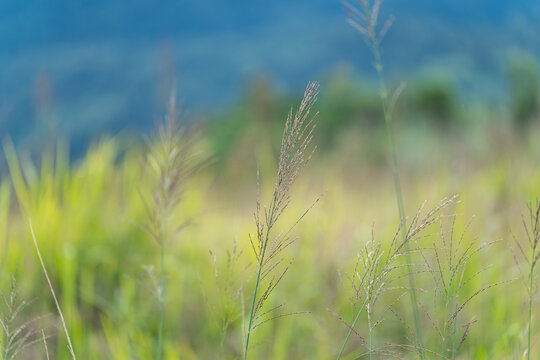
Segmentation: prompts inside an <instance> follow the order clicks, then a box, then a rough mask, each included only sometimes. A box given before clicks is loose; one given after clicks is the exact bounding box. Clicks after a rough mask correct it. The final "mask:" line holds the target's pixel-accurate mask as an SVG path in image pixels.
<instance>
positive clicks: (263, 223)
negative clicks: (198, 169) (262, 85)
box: [244, 82, 319, 359]
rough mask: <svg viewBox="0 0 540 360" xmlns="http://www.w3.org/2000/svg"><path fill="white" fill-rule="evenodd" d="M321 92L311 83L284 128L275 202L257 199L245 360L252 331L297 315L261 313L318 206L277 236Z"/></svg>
mask: <svg viewBox="0 0 540 360" xmlns="http://www.w3.org/2000/svg"><path fill="white" fill-rule="evenodd" d="M318 92H319V84H318V83H316V82H312V83H309V84H308V86H307V88H306V91H305V93H304V98H303V99H302V102H301V103H300V107H299V108H298V110H297V112H296V114H293V111H292V109H291V111H290V112H289V115H288V117H287V122H286V123H285V129H284V130H283V138H282V142H281V151H280V157H279V164H278V170H277V176H276V182H275V185H274V192H273V196H272V199H271V201H270V204H269V206H268V207H267V206H264V208H261V201H260V199H257V204H256V210H255V214H254V217H255V226H256V235H255V238H252V237H251V236H250V241H251V245H252V248H253V252H254V254H255V258H256V273H257V278H256V281H255V289H254V291H253V300H252V303H251V310H250V315H249V320H248V325H247V329H246V334H247V335H246V341H245V349H244V359H247V356H248V350H249V341H250V337H251V333H252V332H253V330H255V329H256V328H257V327H258V326H260V325H262V324H264V323H267V322H269V321H271V320H273V319H275V318H279V317H284V316H288V315H293V314H298V313H289V314H282V315H277V316H273V317H272V313H273V312H274V311H275V310H277V309H279V308H281V307H282V305H278V306H277V307H274V308H272V309H270V310H268V311H265V312H263V313H261V309H262V307H263V305H264V304H265V302H266V300H267V299H268V297H269V296H270V294H271V293H272V291H273V290H274V289H275V288H276V286H277V285H278V284H279V282H280V281H281V280H282V279H283V276H284V275H285V273H286V272H287V269H288V267H287V266H284V267H283V266H282V265H283V259H282V258H280V257H279V255H280V254H281V253H282V252H283V251H284V250H285V249H286V248H287V247H289V246H290V245H291V244H292V243H294V242H295V240H296V238H294V237H291V235H290V233H291V231H292V229H293V228H294V227H295V226H296V225H297V224H298V223H299V222H300V221H301V220H302V218H303V217H304V216H305V215H306V214H307V213H308V212H309V210H310V209H311V208H312V207H313V206H314V205H315V203H316V202H317V201H318V200H317V201H315V203H314V204H313V205H312V206H311V207H310V208H308V210H306V211H305V212H304V213H303V214H302V215H301V216H300V218H298V220H297V221H296V222H295V223H294V224H293V225H292V227H291V228H290V229H289V230H288V231H286V232H285V233H282V232H280V233H278V234H275V233H274V229H275V227H276V224H277V222H278V220H279V218H280V217H281V215H282V214H283V212H284V211H285V209H286V208H287V206H288V205H289V203H290V201H291V195H290V190H291V187H292V185H293V183H294V181H295V180H296V178H297V177H298V175H299V174H300V171H301V170H302V169H303V168H304V167H305V166H306V164H307V163H308V161H309V160H310V158H311V154H312V150H310V145H311V140H312V139H313V131H314V129H315V124H314V119H315V116H316V114H315V116H310V113H311V108H312V107H313V105H314V104H315V102H316V100H317V96H318Z"/></svg>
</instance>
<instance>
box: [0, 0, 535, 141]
mask: <svg viewBox="0 0 540 360" xmlns="http://www.w3.org/2000/svg"><path fill="white" fill-rule="evenodd" d="M0 7H1V8H0V14H1V15H0V44H1V46H0V79H1V81H2V87H1V90H0V91H1V93H0V98H1V102H0V131H1V132H2V133H9V134H11V136H12V137H13V138H14V139H16V142H17V143H18V144H19V143H20V144H21V145H23V146H29V144H36V142H38V143H39V141H40V139H42V138H43V134H44V133H47V132H51V133H62V134H63V135H66V136H69V138H70V139H72V142H73V143H74V145H75V147H74V149H75V150H76V149H78V150H82V149H84V148H85V145H87V144H88V143H89V142H90V139H92V138H93V137H95V136H97V135H99V134H103V133H117V132H119V131H121V130H126V129H129V130H131V131H140V130H148V129H149V128H150V127H151V126H152V125H153V119H154V118H155V117H156V116H157V115H159V114H160V113H161V112H162V111H163V108H164V104H165V103H166V101H167V98H168V93H169V92H170V89H171V88H172V87H173V86H175V87H176V88H177V93H178V96H179V97H180V98H181V99H182V100H183V101H184V105H185V108H186V109H188V110H189V111H190V112H192V113H193V114H195V115H197V116H200V117H205V118H212V119H213V118H214V117H219V115H223V113H224V112H227V110H230V109H231V108H232V107H233V106H239V105H241V104H243V102H245V100H246V98H247V97H249V96H250V94H253V92H254V91H255V90H256V89H259V90H261V88H260V86H258V85H261V83H262V84H264V85H265V86H266V88H264V89H262V90H265V91H268V92H269V94H272V95H276V94H278V95H291V94H298V93H300V92H301V91H302V89H303V88H304V87H305V84H306V82H307V81H308V80H314V79H316V80H319V81H320V82H321V83H322V85H323V88H324V89H325V92H324V93H325V94H329V93H332V91H334V92H335V91H337V90H336V89H335V85H336V83H339V82H341V83H346V84H342V85H351V86H353V87H355V88H357V89H358V88H366V89H367V90H369V89H370V87H371V80H372V78H373V71H372V70H373V69H372V60H371V57H370V56H369V53H368V52H367V51H366V47H365V46H364V44H363V42H362V40H361V39H360V38H359V36H358V34H357V33H356V32H355V31H352V29H351V27H350V26H349V25H348V24H347V23H346V22H345V21H344V17H345V15H344V12H343V6H342V4H341V3H340V2H339V1H330V0H316V1H303V0H302V1H295V2H294V4H291V2H289V1H281V0H278V1H271V2H270V1H258V2H252V1H236V2H234V3H225V2H222V1H204V2H200V1H174V0H173V1H169V0H165V1H160V2H159V4H154V3H153V2H149V1H132V2H130V4H129V5H127V4H125V3H123V2H121V1H94V2H86V1H48V2H41V1H26V2H24V4H21V3H20V2H19V1H10V0H7V1H3V2H2V4H0ZM391 15H394V16H395V17H396V20H395V24H394V29H393V31H391V32H390V34H389V36H388V38H387V40H386V41H385V44H384V48H383V50H384V55H383V56H384V60H385V64H386V68H387V73H388V76H389V78H390V79H391V80H393V81H394V82H396V83H397V82H401V81H405V82H407V83H408V84H409V86H410V87H411V88H412V89H411V91H410V93H411V94H416V93H418V94H417V96H418V97H419V99H417V103H418V106H420V107H427V109H421V110H424V111H425V112H427V113H428V115H429V112H430V111H432V112H433V111H435V112H445V114H435V115H438V116H439V117H443V116H450V114H449V113H450V112H451V111H459V110H460V109H462V108H464V107H472V106H474V105H475V104H477V103H482V104H484V105H486V106H489V107H490V108H491V109H493V110H496V111H504V110H507V109H508V108H509V107H510V106H511V103H512V101H513V100H512V96H519V95H516V94H515V92H514V91H512V86H513V85H515V84H513V83H514V82H515V81H513V80H512V79H513V77H514V76H519V74H515V72H519V71H521V72H527V71H528V72H532V73H533V74H531V77H533V78H534V75H536V73H535V71H536V67H535V66H536V65H535V60H534V59H535V56H536V55H537V54H538V53H539V52H540V48H539V45H538V34H537V24H538V18H539V17H540V10H539V5H538V2H537V1H526V0H517V1H513V0H497V1H489V0H475V1H465V0H463V1H461V0H458V1H450V0H449V1H446V0H444V1H438V2H436V3H435V2H429V1H423V0H411V1H407V2H406V3H405V2H400V1H388V2H387V4H385V6H384V7H383V16H382V17H383V18H386V17H388V16H391ZM525 76H526V77H527V78H529V76H527V73H526V74H525ZM529 81H533V79H529ZM332 85H334V86H332ZM517 86H527V84H519V85H517ZM329 96H330V95H329ZM348 96H350V97H354V94H349V95H348ZM430 96H432V97H436V99H435V100H436V101H439V102H440V103H431V105H429V104H427V105H426V104H424V102H430V101H429V99H430V98H429V97H430ZM342 101H346V100H342ZM288 105H289V104H288ZM357 106H358V105H357ZM430 106H431V107H433V108H434V109H429V107H430ZM334 115H335V114H332V117H337V119H335V120H334V121H335V122H337V123H339V122H342V121H344V119H342V118H341V117H339V116H334ZM44 131H45V132H44Z"/></svg>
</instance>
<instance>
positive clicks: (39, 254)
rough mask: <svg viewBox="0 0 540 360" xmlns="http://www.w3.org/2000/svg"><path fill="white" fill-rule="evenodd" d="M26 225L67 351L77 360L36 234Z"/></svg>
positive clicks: (29, 222)
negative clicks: (60, 324)
mask: <svg viewBox="0 0 540 360" xmlns="http://www.w3.org/2000/svg"><path fill="white" fill-rule="evenodd" d="M28 224H29V225H30V233H31V234H32V240H34V246H35V248H36V252H37V255H38V258H39V262H40V264H41V268H42V269H43V273H44V274H45V279H47V283H48V284H49V289H50V290H51V295H52V297H53V299H54V303H55V305H56V310H58V315H59V316H60V321H61V322H62V326H63V328H64V333H65V334H66V339H67V342H68V349H69V352H70V354H71V358H72V359H73V360H77V357H76V356H75V351H74V350H73V345H72V344H71V337H70V336H69V331H68V329H67V325H66V320H65V319H64V314H63V313H62V308H61V307H60V303H59V302H58V298H57V297H56V293H55V292H54V288H53V286H52V283H51V279H50V277H49V273H48V272H47V268H46V267H45V263H44V262H43V258H42V257H41V252H40V251H39V246H38V243H37V240H36V234H35V233H34V228H33V227H32V220H28Z"/></svg>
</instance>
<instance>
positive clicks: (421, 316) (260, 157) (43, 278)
mask: <svg viewBox="0 0 540 360" xmlns="http://www.w3.org/2000/svg"><path fill="white" fill-rule="evenodd" d="M358 4H359V5H358V6H359V9H357V8H354V7H351V6H349V7H348V15H349V16H350V18H349V22H350V23H351V24H352V25H353V26H354V27H355V28H356V29H357V30H358V31H359V33H360V35H362V36H363V37H364V40H365V41H366V42H367V44H368V46H369V48H370V50H371V51H372V55H373V59H374V65H375V70H376V74H377V75H378V80H379V81H378V87H377V88H376V90H373V89H370V90H369V91H366V90H365V89H362V88H360V87H358V86H356V85H357V84H354V83H353V82H347V81H340V80H339V79H338V80H336V81H335V82H333V83H332V82H331V81H330V83H331V84H330V88H331V89H330V90H329V91H327V90H326V89H324V88H321V89H319V85H318V84H317V83H309V84H308V86H307V88H306V92H305V94H304V97H303V99H302V100H301V101H300V102H299V103H298V104H297V105H294V106H293V107H292V109H291V110H290V111H289V109H288V108H287V106H288V105H287V106H283V101H279V100H276V99H275V98H272V97H271V96H270V95H269V93H268V92H267V91H266V90H265V88H264V83H262V84H259V85H258V86H259V87H255V88H254V89H253V91H252V93H251V94H250V98H249V101H248V104H244V105H241V106H239V107H238V108H236V109H233V110H231V111H230V112H229V113H226V114H225V115H223V118H222V119H221V121H216V122H215V123H207V124H201V123H195V124H191V125H192V127H189V126H188V125H187V124H188V122H187V121H185V119H183V121H180V122H178V119H179V118H182V117H181V116H180V114H179V111H178V109H177V107H176V96H175V94H174V92H173V94H172V95H171V100H170V103H169V107H168V110H167V111H166V115H165V116H164V119H163V122H162V124H161V125H158V127H157V129H156V131H155V133H154V134H149V136H148V139H147V140H146V141H145V140H142V139H140V138H139V137H137V136H133V135H129V134H128V133H125V134H120V135H117V136H114V137H106V136H103V137H101V138H99V139H95V141H94V142H93V145H92V146H91V147H90V148H89V149H88V150H87V152H86V153H84V154H83V155H81V156H78V155H76V156H75V157H73V154H74V152H72V151H70V146H69V145H68V144H69V141H68V139H62V138H59V137H58V136H52V135H51V136H50V137H49V140H47V141H46V144H45V145H44V146H43V148H41V149H39V151H38V152H37V153H36V152H35V149H32V147H30V148H29V149H22V150H20V149H19V148H17V147H16V146H15V145H14V144H13V142H12V140H11V139H10V138H9V136H6V137H5V138H4V139H3V142H2V150H3V151H2V153H3V155H4V156H3V158H4V159H3V160H5V161H3V160H2V161H3V162H2V167H1V168H2V169H3V170H5V171H4V172H3V173H2V176H1V178H0V179H1V180H0V249H1V252H0V261H1V262H0V264H1V266H2V270H1V272H0V290H1V298H2V299H1V300H2V301H1V302H0V304H1V305H0V325H1V327H2V336H1V337H0V360H10V359H19V358H20V359H76V358H79V359H120V360H122V359H157V360H161V359H168V360H169V359H170V360H172V359H244V360H245V359H333V358H335V359H337V360H340V359H349V360H351V359H370V360H371V359H389V358H397V359H402V358H405V359H409V358H410V359H528V360H530V359H536V358H538V356H539V355H540V343H539V341H538V339H539V337H538V334H539V330H540V329H539V328H538V325H537V321H536V319H537V316H538V310H537V309H538V302H537V300H538V299H537V293H538V287H539V284H540V281H539V277H538V269H537V263H538V261H539V260H540V202H539V200H538V195H539V194H540V166H539V165H540V164H539V162H540V157H539V154H540V145H539V144H540V127H539V125H538V121H537V120H538V114H539V111H538V109H539V108H540V106H539V100H538V93H539V90H538V89H539V88H540V87H539V83H538V73H537V70H536V66H535V63H534V61H532V60H531V59H530V58H527V59H526V60H523V59H522V60H523V61H522V62H516V63H515V64H513V65H511V66H510V68H509V75H508V77H509V81H510V83H511V86H510V87H511V91H512V94H511V96H510V99H509V104H504V105H503V106H500V108H504V110H500V108H497V107H490V106H486V105H485V104H484V105H478V104H475V103H465V102H461V101H460V100H459V98H457V96H456V94H455V93H454V92H453V89H452V88H451V87H449V86H448V84H447V83H445V82H444V81H442V82H440V79H439V80H437V79H435V80H434V82H432V83H427V85H426V84H423V85H422V84H421V85H420V86H417V87H413V88H412V91H410V92H408V93H407V92H405V94H404V95H403V96H402V97H401V98H399V95H400V92H401V91H402V90H403V88H402V87H397V88H396V89H394V88H390V87H387V83H386V78H385V75H386V74H385V72H384V67H383V60H382V57H381V52H380V48H379V45H380V42H381V41H382V38H383V37H384V35H385V33H386V31H387V30H388V26H387V25H384V23H382V22H381V23H380V24H379V23H378V22H377V21H378V18H377V16H378V14H379V7H380V6H381V4H382V1H378V0H376V1H374V2H373V3H372V2H369V1H367V0H360V1H359V2H358ZM346 6H347V5H346ZM387 24H388V23H387ZM381 25H382V26H381ZM319 93H320V94H319ZM319 95H320V96H319ZM318 97H320V98H321V102H320V104H318V103H317V99H318ZM381 104H382V106H381ZM319 110H320V111H321V114H319V115H318V114H317V111H319ZM499 110H500V111H499ZM491 117H494V119H491ZM246 119H247V120H246ZM411 119H415V120H411ZM53 135H54V134H53ZM79 145H80V144H72V146H74V147H75V148H77V149H78V150H80V146H79ZM78 153H79V152H76V154H78ZM396 205H397V206H396Z"/></svg>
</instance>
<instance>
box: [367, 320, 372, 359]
mask: <svg viewBox="0 0 540 360" xmlns="http://www.w3.org/2000/svg"><path fill="white" fill-rule="evenodd" d="M368 341H369V342H368V350H369V353H368V357H369V360H371V354H372V353H373V331H372V330H371V325H370V326H369V340H368Z"/></svg>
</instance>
